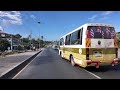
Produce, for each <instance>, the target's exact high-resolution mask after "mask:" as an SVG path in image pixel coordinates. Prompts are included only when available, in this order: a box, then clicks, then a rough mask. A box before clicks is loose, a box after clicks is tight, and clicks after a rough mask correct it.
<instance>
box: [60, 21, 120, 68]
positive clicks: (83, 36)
mask: <svg viewBox="0 0 120 90" xmlns="http://www.w3.org/2000/svg"><path fill="white" fill-rule="evenodd" d="M59 45H60V46H59V55H60V56H61V57H62V58H65V59H66V60H69V61H70V62H71V64H72V66H75V65H79V66H81V67H84V68H86V67H88V66H95V67H96V68H99V66H103V65H112V66H114V65H117V64H118V63H119V62H120V59H119V58H118V45H117V42H116V34H115V27H114V26H113V25H111V24H103V23H87V24H84V25H82V26H80V27H78V28H76V29H74V30H73V31H71V32H69V33H68V34H66V35H64V36H62V37H61V38H60V41H59Z"/></svg>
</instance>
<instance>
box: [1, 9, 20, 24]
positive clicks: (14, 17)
mask: <svg viewBox="0 0 120 90" xmlns="http://www.w3.org/2000/svg"><path fill="white" fill-rule="evenodd" d="M0 18H1V21H2V23H3V24H6V23H7V24H8V23H9V24H18V25H21V24H22V19H21V13H20V12H19V11H0ZM5 26H6V25H5Z"/></svg>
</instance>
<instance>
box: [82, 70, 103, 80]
mask: <svg viewBox="0 0 120 90" xmlns="http://www.w3.org/2000/svg"><path fill="white" fill-rule="evenodd" d="M84 70H85V69H84ZM85 71H86V72H88V73H89V74H91V75H93V76H95V77H96V78H98V79H102V78H101V77H99V76H97V75H96V74H94V73H92V72H89V71H87V70H85Z"/></svg>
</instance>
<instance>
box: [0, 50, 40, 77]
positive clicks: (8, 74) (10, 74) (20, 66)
mask: <svg viewBox="0 0 120 90" xmlns="http://www.w3.org/2000/svg"><path fill="white" fill-rule="evenodd" d="M41 51H42V50H41ZM41 51H39V52H37V53H36V54H34V55H33V56H31V57H30V58H28V59H26V60H24V61H23V62H21V63H20V64H18V65H17V66H15V67H14V68H12V69H11V70H9V71H7V72H6V73H5V74H3V75H2V76H0V79H12V77H14V76H15V75H16V74H17V73H18V72H19V71H20V70H22V69H23V68H24V67H25V66H26V65H27V64H28V63H29V62H30V61H32V60H33V59H34V58H35V57H36V56H37V55H38V54H39V53H40V52H41Z"/></svg>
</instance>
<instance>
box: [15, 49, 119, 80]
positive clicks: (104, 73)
mask: <svg viewBox="0 0 120 90" xmlns="http://www.w3.org/2000/svg"><path fill="white" fill-rule="evenodd" d="M13 79H120V65H118V66H115V67H112V66H104V67H100V68H99V69H96V68H95V67H90V68H87V69H84V68H81V67H79V66H75V67H72V65H71V63H70V62H69V61H68V60H65V59H62V58H61V57H60V56H59V55H58V52H57V51H56V50H54V49H51V48H46V49H44V50H43V51H42V52H41V53H40V54H38V56H37V57H36V58H35V59H34V60H33V61H32V62H31V63H30V64H29V65H28V66H26V67H25V68H24V69H23V70H22V71H21V72H20V73H18V74H17V75H16V76H15V77H14V78H13Z"/></svg>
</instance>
